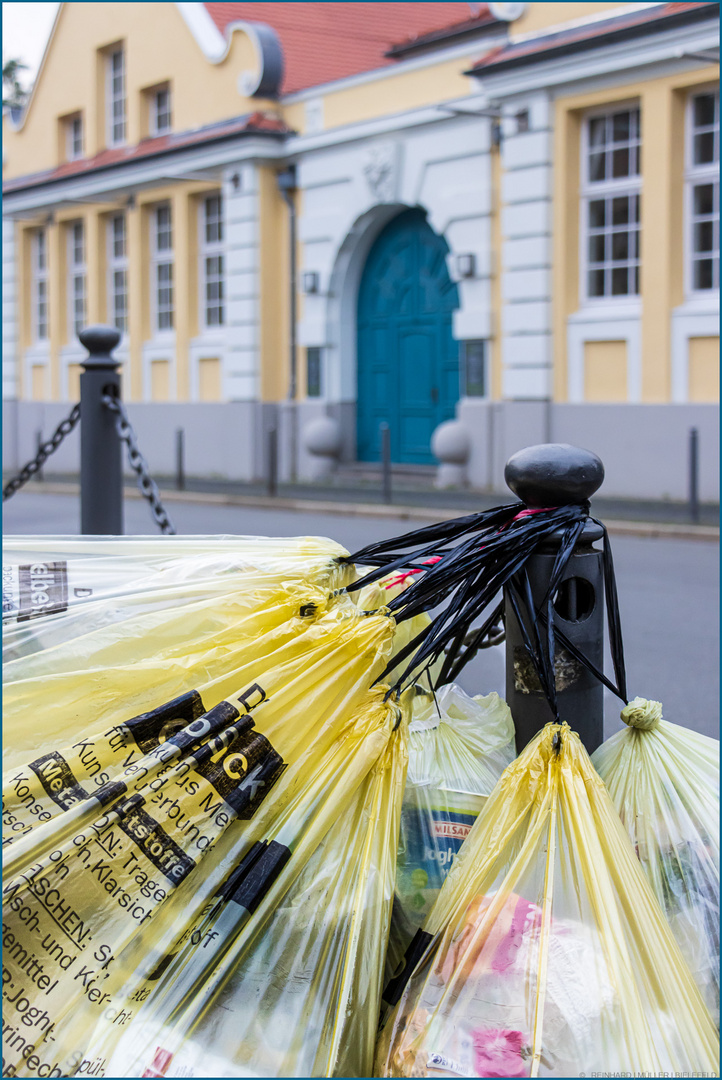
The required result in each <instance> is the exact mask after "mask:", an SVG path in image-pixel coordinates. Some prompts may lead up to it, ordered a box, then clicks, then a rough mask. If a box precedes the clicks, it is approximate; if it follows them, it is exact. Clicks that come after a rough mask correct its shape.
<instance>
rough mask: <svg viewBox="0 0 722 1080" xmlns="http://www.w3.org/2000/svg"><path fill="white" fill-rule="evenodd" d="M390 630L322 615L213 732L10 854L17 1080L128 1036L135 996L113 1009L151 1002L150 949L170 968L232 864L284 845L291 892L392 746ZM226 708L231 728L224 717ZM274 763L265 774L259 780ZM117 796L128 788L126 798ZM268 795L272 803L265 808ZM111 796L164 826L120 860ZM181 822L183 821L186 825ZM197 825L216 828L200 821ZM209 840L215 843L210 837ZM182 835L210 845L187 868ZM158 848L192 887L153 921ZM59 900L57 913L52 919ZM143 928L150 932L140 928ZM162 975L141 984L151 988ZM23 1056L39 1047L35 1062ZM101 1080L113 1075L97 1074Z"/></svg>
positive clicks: (369, 619)
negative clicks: (104, 1031) (57, 926)
mask: <svg viewBox="0 0 722 1080" xmlns="http://www.w3.org/2000/svg"><path fill="white" fill-rule="evenodd" d="M393 630H394V626H393V621H392V620H391V619H390V618H388V617H387V616H385V615H372V616H364V615H361V614H360V613H359V612H358V611H357V610H356V609H355V608H354V606H353V605H351V604H350V603H349V604H347V605H345V606H344V605H342V608H334V609H332V610H330V611H328V612H326V613H325V614H324V615H323V616H322V617H321V618H318V619H317V620H316V621H315V622H314V623H313V624H312V625H311V626H310V627H309V628H308V629H307V631H306V632H305V633H304V634H300V635H299V636H298V638H297V639H296V640H295V641H294V642H292V643H288V644H287V645H286V647H285V648H284V650H281V651H282V653H283V655H282V657H279V656H270V657H267V658H265V659H264V660H260V659H258V658H256V659H254V660H253V662H251V663H249V664H247V665H246V667H245V669H239V671H237V672H235V673H234V675H235V676H238V674H239V672H240V674H245V673H247V674H248V679H247V681H246V682H245V683H244V684H243V683H242V684H241V685H243V686H244V689H243V690H241V691H236V693H235V695H230V696H229V695H228V691H227V689H225V688H224V689H225V693H226V698H225V700H222V701H221V702H219V704H218V705H216V708H215V716H216V719H217V720H218V723H214V724H213V725H209V721H208V714H207V715H206V716H205V717H202V718H199V720H197V721H193V723H191V724H190V725H189V726H188V727H187V728H185V729H182V730H181V731H180V732H178V733H177V734H174V735H171V736H170V737H169V738H168V739H167V740H166V741H165V742H162V743H160V744H159V745H156V746H155V747H154V748H153V749H152V750H151V751H150V752H149V753H147V754H146V755H145V756H144V757H141V758H140V759H139V760H137V761H135V762H134V763H132V764H131V765H130V766H128V767H127V768H126V769H125V770H123V771H122V772H120V773H119V774H118V775H117V776H116V778H115V779H114V780H112V781H111V782H110V783H109V785H107V786H106V791H105V792H102V795H101V798H98V797H97V795H98V793H97V792H96V794H95V796H92V797H89V798H87V799H84V800H81V801H79V802H77V803H75V804H74V805H73V806H72V807H71V808H69V809H67V810H64V811H63V812H62V813H61V814H60V815H59V816H58V817H55V818H53V819H52V820H51V821H49V822H43V823H42V824H41V825H40V826H38V828H37V829H36V830H35V832H34V833H33V834H31V836H29V837H28V838H26V840H25V841H23V840H22V839H21V840H20V841H19V842H18V844H17V845H13V848H11V850H10V852H9V856H10V860H11V862H12V861H13V860H14V861H15V863H16V864H17V866H16V869H17V868H18V867H19V872H17V873H16V876H15V877H11V878H10V880H9V881H7V882H6V884H5V887H4V907H3V921H4V932H5V933H6V935H10V941H11V947H12V949H13V954H12V963H11V964H9V965H6V969H7V971H6V976H5V978H6V991H7V993H8V995H9V998H12V1000H11V1001H9V1000H8V999H7V998H6V1002H7V1003H8V1005H10V1006H12V1007H11V1008H9V1009H8V1011H7V1012H6V1018H7V1024H6V1038H5V1061H6V1075H18V1076H19V1075H32V1074H33V1070H34V1069H36V1068H38V1067H42V1068H46V1067H47V1068H49V1069H50V1070H51V1071H52V1070H55V1069H60V1070H61V1072H60V1073H57V1072H56V1073H54V1075H68V1074H72V1073H73V1072H74V1071H75V1069H76V1068H77V1067H79V1065H80V1063H81V1062H82V1058H83V1055H84V1052H85V1048H86V1045H87V1041H88V1039H89V1036H90V1033H91V1032H92V1030H93V1028H94V1026H95V1024H96V1022H97V1021H98V1019H100V1018H102V1017H103V1016H106V1017H107V1016H108V1015H111V1014H112V1020H111V1024H114V1025H115V1030H114V1032H113V1034H116V1033H120V1030H121V1028H120V1025H121V1024H123V1023H125V1022H127V1021H128V1020H129V1018H130V1015H131V1010H130V1009H129V1008H123V1006H130V1005H131V1002H130V1000H129V995H128V994H123V993H121V994H120V997H117V992H118V991H119V990H121V989H122V987H124V986H125V985H126V984H127V983H128V980H129V979H130V980H131V982H133V981H135V991H136V998H135V1003H138V1002H139V1001H140V1000H142V997H140V998H139V997H138V996H137V994H138V992H139V990H141V989H142V987H141V986H140V985H139V983H138V979H139V977H140V969H139V961H140V960H141V958H142V957H143V956H146V957H148V955H149V954H150V953H151V952H152V947H153V945H154V944H155V942H158V944H159V946H160V947H162V948H163V949H164V952H163V955H162V956H161V957H158V958H157V962H156V964H155V969H157V968H158V967H159V964H161V963H165V962H166V960H167V959H168V957H169V956H172V954H173V943H174V942H177V940H178V939H179V937H182V935H183V934H184V933H185V932H186V930H187V928H188V926H189V923H190V921H191V920H192V919H194V918H196V917H197V916H198V914H199V909H198V907H197V904H198V903H201V904H203V903H204V902H206V903H207V901H208V897H209V895H210V896H212V895H213V892H211V893H210V894H209V893H208V891H207V890H208V889H211V890H214V889H216V888H217V887H218V886H219V885H220V884H221V880H220V879H219V877H218V875H219V874H221V876H222V875H223V874H224V873H227V872H228V869H229V865H230V866H231V867H234V866H237V864H238V863H239V862H241V861H242V860H243V859H244V858H247V857H249V856H250V855H251V854H252V852H254V851H256V852H257V851H258V850H259V847H260V849H261V853H262V854H263V853H269V852H270V855H271V857H272V858H273V857H275V855H274V853H276V852H277V851H278V849H279V848H280V849H282V850H283V852H284V853H285V854H284V858H285V859H287V860H288V869H287V872H286V874H285V877H284V879H283V888H284V890H285V889H286V888H288V887H289V884H290V883H291V882H292V880H293V879H294V878H295V876H297V874H298V873H300V872H301V871H302V869H303V867H304V865H305V862H306V861H307V859H308V858H309V857H310V855H311V854H312V853H313V850H314V848H315V846H316V845H317V844H318V842H319V841H320V839H321V838H322V836H323V835H324V834H325V832H327V831H328V829H329V828H330V826H331V824H332V822H333V821H335V820H336V817H337V815H338V813H339V812H341V811H342V810H343V807H344V805H345V803H346V802H347V800H349V799H351V798H352V797H353V794H354V792H355V790H356V788H357V787H358V785H359V784H360V783H361V782H362V781H363V779H364V777H365V776H366V775H367V774H368V771H369V769H371V768H372V767H373V764H374V762H375V761H376V760H377V759H378V756H379V754H380V753H381V752H382V751H383V749H384V747H385V746H386V745H387V743H388V738H389V735H390V731H391V728H392V726H393V722H394V721H395V719H396V718H397V716H398V709H397V708H396V707H395V706H392V705H391V704H385V703H384V701H383V692H382V689H381V688H379V689H377V690H375V691H373V692H372V691H369V690H368V684H369V682H370V681H373V679H374V677H375V676H376V675H377V674H378V673H379V672H380V671H381V670H382V669H383V667H384V665H385V663H386V661H387V659H388V656H389V655H390V652H391V647H392V638H393ZM243 702H246V703H247V705H248V704H250V706H251V708H252V710H253V718H252V719H253V726H252V730H248V728H247V718H246V717H245V715H243V714H244V713H245V711H246V709H247V705H246V707H245V708H242V706H243ZM229 707H230V709H231V710H232V711H231V714H230V715H229V716H227V718H226V719H227V722H225V721H224V717H223V715H222V714H223V710H224V709H226V710H227V709H228V708H229ZM239 712H240V713H242V715H241V717H240V718H239V719H236V718H237V717H238V714H239ZM211 713H213V710H211ZM204 724H205V727H204ZM241 728H242V730H240V729H241ZM234 729H235V737H234V738H231V734H232V733H233V731H234ZM239 739H240V740H241V741H239ZM199 741H200V743H201V745H200V747H198V743H199ZM254 741H255V742H258V741H261V745H262V746H263V747H264V751H265V752H264V754H263V756H262V758H261V760H258V758H254V757H253V755H252V754H250V753H249V752H248V751H249V750H250V746H251V745H255V742H254ZM189 753H190V754H192V755H194V756H191V757H188V754H189ZM203 753H210V754H211V755H212V757H211V762H212V768H213V770H214V771H213V776H212V778H211V779H210V780H209V779H208V776H207V774H206V777H205V779H206V780H208V782H209V783H210V784H211V786H213V787H214V788H215V790H214V792H213V793H211V792H210V791H205V790H204V789H199V778H198V760H197V758H198V755H202V754H203ZM239 759H240V760H239ZM205 765H206V766H208V762H207V761H206V762H205ZM269 765H270V766H272V768H271V770H270V772H269V773H268V775H266V772H264V771H263V770H264V768H265V766H269ZM219 770H220V773H221V774H228V772H229V770H230V780H231V781H233V778H234V777H236V776H238V777H240V778H241V784H242V785H245V788H246V790H247V792H248V794H249V796H250V798H251V805H250V806H249V805H248V803H244V804H243V805H242V806H241V811H242V816H243V817H244V820H241V819H239V817H238V816H234V814H233V813H232V812H231V811H232V810H233V809H234V806H233V791H234V790H235V787H236V786H237V785H235V784H234V783H233V782H231V783H230V784H229V783H227V781H228V780H229V776H228V775H220V776H219V775H218V772H219ZM259 770H261V771H260V773H259ZM219 780H220V781H222V782H221V783H219V782H218V781H219ZM261 781H262V783H259V782H261ZM119 785H123V787H122V788H121V789H120V792H118V788H119ZM174 785H175V787H183V786H184V785H185V788H184V792H183V794H184V796H188V797H190V799H191V803H192V811H193V813H194V814H195V817H193V816H192V815H191V813H189V808H188V807H186V806H185V804H183V805H181V803H182V799H181V798H179V797H178V793H177V792H176V791H175V787H174ZM272 785H273V786H272ZM271 786H272V791H271V793H270V796H269V797H264V796H267V795H268V792H269V789H270V787H271ZM113 789H115V791H116V793H120V794H121V799H122V805H121V811H124V810H125V808H126V807H127V810H128V812H130V813H131V814H133V813H135V812H136V811H137V810H138V809H140V810H142V811H143V812H144V813H148V810H149V808H150V803H151V802H152V801H153V800H155V799H158V800H160V801H161V807H160V809H163V808H165V816H163V817H162V820H155V822H154V823H153V824H152V826H149V824H148V822H145V821H143V822H141V825H140V827H137V826H136V825H135V823H133V824H132V825H131V827H130V828H129V829H126V831H125V836H124V839H123V842H122V845H121V847H115V848H114V849H113V851H111V852H110V853H108V852H105V851H104V850H100V847H102V845H103V844H104V843H105V839H104V838H105V837H106V835H107V832H108V830H109V829H110V830H112V829H115V828H116V827H117V824H118V822H117V821H116V817H117V815H118V804H117V802H113V801H108V800H107V799H106V798H105V796H106V795H107V794H108V792H109V791H110V792H112V791H113ZM99 790H101V791H102V789H99ZM229 797H230V799H231V801H230V802H229ZM154 805H155V804H154ZM169 807H170V809H169ZM174 809H178V811H179V814H180V813H182V814H183V819H182V821H181V820H180V819H177V815H175V816H174V813H173V811H174ZM236 809H237V808H236ZM201 812H203V814H204V815H205V816H206V817H207V818H208V819H209V821H208V822H205V824H204V820H202V819H201V817H200V815H201ZM114 814H115V817H114ZM136 816H137V814H136ZM150 816H151V817H152V815H150ZM121 817H122V813H121ZM181 825H182V829H181ZM206 827H208V828H210V829H211V832H212V834H213V835H212V836H211V835H210V834H206V832H204V828H206ZM181 833H182V834H183V835H184V836H185V837H186V839H188V842H189V843H194V844H195V845H196V847H197V846H198V837H199V836H201V835H202V837H203V839H204V840H205V841H207V843H206V845H205V847H204V848H203V851H202V852H199V853H198V856H197V857H196V858H195V861H194V865H193V866H192V867H190V868H188V866H187V863H183V862H182V859H181V858H180V855H185V856H186V857H190V856H189V853H188V852H186V851H185V849H183V850H182V851H181V852H180V854H179V852H178V851H177V850H176V848H179V849H180V848H182V844H181V843H179V840H180V839H181ZM151 834H152V835H151ZM149 837H150V839H149ZM148 843H150V844H151V852H150V853H151V854H153V855H156V852H155V848H156V847H158V845H160V846H159V848H158V853H157V858H158V859H160V860H161V862H163V865H164V866H165V869H166V870H167V871H168V873H174V867H176V866H177V865H181V868H183V867H185V868H186V869H187V873H186V874H185V876H183V874H180V873H178V874H177V875H175V873H174V878H175V880H173V881H171V883H170V884H171V885H172V886H173V887H168V884H167V883H165V882H162V881H161V882H160V886H161V887H160V889H158V888H156V889H155V891H152V890H151V891H152V900H153V903H152V908H151V905H150V903H148V904H147V905H146V904H145V903H144V902H142V901H141V900H139V898H138V895H137V893H138V892H140V893H141V895H144V894H143V890H144V889H146V890H148V889H151V886H150V885H149V884H148V879H149V871H148V868H147V867H146V866H145V865H144V864H142V863H141V871H142V874H144V875H145V877H143V878H142V880H141V877H140V874H135V870H136V869H137V864H138V862H139V850H136V848H138V849H139V848H140V847H147V846H148ZM23 844H24V845H25V847H24V849H23ZM88 845H91V846H93V845H94V846H95V847H99V850H98V851H95V850H94V851H93V853H92V854H93V856H94V858H92V859H88V861H87V862H86V860H85V854H80V853H81V852H87V850H88ZM172 845H175V847H173V846H172ZM214 845H215V846H214ZM16 849H17V852H16ZM126 849H127V850H126ZM211 849H212V850H211ZM209 851H210V852H211V854H210V856H209V854H208V852H209ZM115 852H117V853H118V855H117V857H116V855H115ZM168 852H170V856H169V855H168ZM140 854H144V852H140ZM193 855H194V856H195V855H196V853H195V851H194V852H193ZM111 856H112V857H111ZM263 857H264V859H265V858H266V854H263ZM201 858H202V859H203V870H202V872H201V869H200V860H201ZM173 859H175V862H173ZM164 860H165V861H164ZM166 863H167V864H168V865H166ZM171 863H172V865H171ZM281 863H283V860H281ZM208 864H210V865H208ZM279 868H283V866H282V865H281V864H279ZM257 870H258V867H256V869H255V870H254V874H257ZM134 874H135V876H133V875H134ZM93 877H94V878H95V880H94V881H93V883H92V888H90V886H89V883H90V879H91V878H93ZM131 878H132V882H133V883H132V885H131V884H129V879H131ZM152 880H153V881H154V884H156V886H157V884H158V882H157V881H156V879H155V878H153V879H152ZM254 880H255V879H254ZM264 881H265V882H266V884H267V885H268V887H269V889H270V893H269V895H271V894H273V899H272V900H271V901H270V903H271V904H272V903H277V902H278V895H277V893H273V888H271V885H272V884H273V876H272V875H270V876H268V875H267V876H266V878H265V879H264ZM102 890H104V891H105V895H103V891H102ZM50 893H52V896H53V904H54V907H53V911H52V912H50V911H48V910H46V908H45V906H44V903H45V898H46V897H47V895H49V894H50ZM161 894H162V895H161ZM265 899H266V900H267V899H268V898H265ZM109 906H110V911H111V912H112V916H111V917H108V912H107V910H106V909H107V908H108V907H109ZM262 906H263V905H262V904H261V907H262ZM60 908H61V909H62V912H61V915H60V916H58V910H59V909H60ZM141 908H142V919H140V918H138V919H136V918H135V915H134V912H136V913H139V912H140V910H141ZM270 910H272V907H271V909H270ZM54 916H56V917H60V918H62V919H63V920H65V919H67V920H69V924H68V925H69V926H70V927H71V928H72V930H74V931H76V932H77V935H80V934H85V935H86V936H85V937H83V940H82V941H80V940H78V939H77V938H76V940H75V941H74V942H73V941H71V942H70V943H68V942H65V943H64V945H65V948H64V949H63V948H61V946H60V944H59V942H58V941H57V940H56V938H55V937H54V936H53V933H52V927H50V924H49V923H48V920H49V919H50V920H51V921H52V920H53V917H54ZM150 920H152V923H151V922H150ZM139 922H143V923H149V925H144V926H143V929H142V931H141V930H140V926H139ZM46 923H48V925H47V926H46ZM151 927H152V930H153V933H151ZM66 928H67V927H66ZM156 928H157V934H156ZM90 938H93V939H95V940H93V942H92V947H93V952H92V957H93V963H92V964H91V963H90V962H89V958H88V957H84V956H81V952H80V950H81V948H89V947H90V945H91V942H90V940H89V939H90ZM31 953H32V956H33V958H34V961H37V962H39V963H40V964H41V965H42V975H43V980H42V985H40V986H38V985H37V984H33V983H30V982H28V980H27V979H26V977H25V975H26V967H25V964H26V961H27V959H28V956H29V955H30V954H31ZM45 953H47V955H45ZM96 954H97V955H96ZM128 957H132V967H130V968H129V966H128V963H127V958H128ZM77 972H81V974H80V976H78V975H77ZM36 973H37V971H36ZM151 973H152V972H147V971H146V976H147V975H149V974H151ZM46 979H47V982H46V981H45V980H46ZM48 995H52V1000H51V998H50V997H49V996H48ZM131 996H132V995H131ZM31 1020H32V1022H31ZM49 1025H52V1027H50V1026H49ZM25 1028H27V1030H25ZM51 1032H52V1034H51ZM49 1040H50V1041H49ZM28 1046H31V1047H32V1050H33V1052H31V1053H29V1054H28V1049H27V1048H28ZM26 1060H27V1062H28V1064H27V1065H26V1063H25V1062H26ZM38 1062H39V1063H40V1066H38ZM95 1073H96V1074H97V1075H101V1073H102V1067H101V1066H100V1065H98V1063H96V1068H95Z"/></svg>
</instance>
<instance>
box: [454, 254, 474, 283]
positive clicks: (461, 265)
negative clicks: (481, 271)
mask: <svg viewBox="0 0 722 1080" xmlns="http://www.w3.org/2000/svg"><path fill="white" fill-rule="evenodd" d="M475 271H476V256H475V255H474V254H472V253H469V254H468V255H457V256H456V272H457V274H458V275H459V277H462V278H469V277H473V276H474V273H475Z"/></svg>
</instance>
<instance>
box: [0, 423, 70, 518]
mask: <svg viewBox="0 0 722 1080" xmlns="http://www.w3.org/2000/svg"><path fill="white" fill-rule="evenodd" d="M79 419H80V402H78V404H77V405H73V408H72V411H71V413H70V416H67V417H66V418H65V420H63V421H61V423H60V424H58V426H57V428H56V429H55V431H54V432H53V434H52V436H51V438H49V439H48V441H47V442H44V443H41V444H40V446H39V447H38V452H37V454H36V455H35V457H34V458H33V460H32V461H29V462H28V463H27V465H25V466H24V468H22V469H21V470H20V472H19V473H18V474H17V476H14V477H13V478H12V480H8V482H7V484H6V485H5V487H4V488H3V502H5V500H6V499H9V498H10V496H11V495H14V494H15V492H16V491H17V490H18V488H21V487H22V486H23V484H25V483H27V481H28V480H29V479H30V477H31V476H35V473H36V472H39V471H40V469H42V467H43V465H44V464H45V462H46V461H47V460H48V458H49V457H50V455H51V454H52V453H54V452H55V451H56V450H57V449H58V447H59V446H60V444H61V442H62V441H63V439H64V438H65V436H66V435H69V434H70V432H71V431H72V430H73V428H74V427H75V425H76V424H77V422H78V420H79Z"/></svg>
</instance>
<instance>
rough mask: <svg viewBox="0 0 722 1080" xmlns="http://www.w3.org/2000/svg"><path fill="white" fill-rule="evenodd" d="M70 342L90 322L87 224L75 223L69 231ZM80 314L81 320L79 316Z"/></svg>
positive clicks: (70, 225) (70, 226) (69, 226)
mask: <svg viewBox="0 0 722 1080" xmlns="http://www.w3.org/2000/svg"><path fill="white" fill-rule="evenodd" d="M67 255H68V341H69V342H74V341H75V339H76V338H77V336H78V332H79V331H80V330H83V329H84V328H85V326H86V325H87V321H88V267H87V253H86V235H85V223H84V222H83V221H82V220H81V221H73V222H71V223H70V224H69V225H68V230H67ZM79 313H80V318H78V314H79Z"/></svg>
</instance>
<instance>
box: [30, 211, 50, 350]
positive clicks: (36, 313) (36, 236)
mask: <svg viewBox="0 0 722 1080" xmlns="http://www.w3.org/2000/svg"><path fill="white" fill-rule="evenodd" d="M41 255H42V258H41ZM31 257H32V331H33V341H34V342H36V343H38V342H44V341H48V339H49V337H50V320H49V306H48V233H47V230H46V229H36V230H35V232H34V233H33V235H32V238H31ZM41 304H43V305H44V308H45V311H44V316H43V317H42V318H41V315H40V305H41ZM41 330H42V331H43V332H42V333H41Z"/></svg>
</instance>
